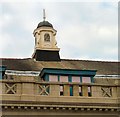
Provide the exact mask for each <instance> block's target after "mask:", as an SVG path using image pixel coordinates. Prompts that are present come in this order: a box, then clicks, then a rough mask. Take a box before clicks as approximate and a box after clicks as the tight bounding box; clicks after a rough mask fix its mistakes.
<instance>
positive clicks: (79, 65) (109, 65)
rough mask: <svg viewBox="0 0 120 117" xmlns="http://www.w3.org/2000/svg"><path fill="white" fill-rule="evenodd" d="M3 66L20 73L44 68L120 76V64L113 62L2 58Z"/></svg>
mask: <svg viewBox="0 0 120 117" xmlns="http://www.w3.org/2000/svg"><path fill="white" fill-rule="evenodd" d="M1 60H2V65H4V66H7V70H18V71H40V70H42V69H43V68H61V69H79V70H97V75H118V74H119V75H120V73H118V71H119V70H120V67H119V65H118V64H120V62H111V61H91V60H70V59H61V61H59V62H56V61H55V62H54V61H53V62H50V61H49V62H47V61H35V60H34V59H32V58H25V59H10V58H8V59H7V58H2V59H1Z"/></svg>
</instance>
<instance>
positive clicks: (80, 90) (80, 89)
mask: <svg viewBox="0 0 120 117" xmlns="http://www.w3.org/2000/svg"><path fill="white" fill-rule="evenodd" d="M79 96H82V87H81V86H79Z"/></svg>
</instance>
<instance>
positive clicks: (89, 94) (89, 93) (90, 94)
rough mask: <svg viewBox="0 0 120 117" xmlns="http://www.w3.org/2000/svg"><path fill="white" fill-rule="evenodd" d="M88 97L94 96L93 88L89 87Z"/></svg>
mask: <svg viewBox="0 0 120 117" xmlns="http://www.w3.org/2000/svg"><path fill="white" fill-rule="evenodd" d="M88 96H89V97H90V96H92V93H91V87H90V86H88Z"/></svg>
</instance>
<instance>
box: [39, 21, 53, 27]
mask: <svg viewBox="0 0 120 117" xmlns="http://www.w3.org/2000/svg"><path fill="white" fill-rule="evenodd" d="M43 26H46V27H51V28H53V25H52V24H51V23H49V22H48V21H42V22H40V23H39V24H38V26H37V28H39V27H43Z"/></svg>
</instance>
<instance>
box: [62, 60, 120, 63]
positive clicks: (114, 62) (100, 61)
mask: <svg viewBox="0 0 120 117" xmlns="http://www.w3.org/2000/svg"><path fill="white" fill-rule="evenodd" d="M61 60H63V61H86V62H114V63H119V61H106V60H105V61H104V60H80V59H61Z"/></svg>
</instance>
